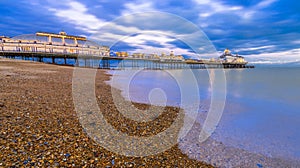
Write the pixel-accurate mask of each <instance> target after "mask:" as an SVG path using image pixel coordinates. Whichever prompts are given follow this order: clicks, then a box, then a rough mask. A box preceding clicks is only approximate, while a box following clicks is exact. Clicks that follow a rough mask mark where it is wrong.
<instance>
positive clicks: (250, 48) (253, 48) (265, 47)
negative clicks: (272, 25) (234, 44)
mask: <svg viewBox="0 0 300 168" xmlns="http://www.w3.org/2000/svg"><path fill="white" fill-rule="evenodd" d="M271 48H275V46H274V45H267V46H260V47H249V48H239V49H236V50H235V52H241V51H257V50H262V49H271Z"/></svg>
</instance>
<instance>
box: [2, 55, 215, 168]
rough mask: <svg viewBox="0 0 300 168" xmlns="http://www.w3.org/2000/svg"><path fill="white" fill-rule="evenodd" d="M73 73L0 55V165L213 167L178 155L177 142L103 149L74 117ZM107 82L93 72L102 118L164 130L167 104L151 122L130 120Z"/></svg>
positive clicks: (133, 128)
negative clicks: (140, 153) (157, 148)
mask: <svg viewBox="0 0 300 168" xmlns="http://www.w3.org/2000/svg"><path fill="white" fill-rule="evenodd" d="M72 74H73V68H72V67H63V66H57V65H50V64H43V63H35V62H26V61H16V60H8V59H3V58H0V78H1V81H0V90H1V91H0V92H1V94H0V130H1V131H0V167H22V166H24V167H29V166H36V167H48V166H50V167H212V166H210V165H207V164H205V163H203V162H201V161H197V160H195V159H191V158H189V157H188V156H187V155H186V154H183V153H182V152H181V150H180V149H179V148H178V144H177V145H175V146H173V147H172V148H171V149H169V150H167V151H165V152H163V153H160V154H157V155H151V156H145V157H126V156H123V155H119V154H117V153H114V152H111V151H108V150H106V149H104V148H103V147H101V146H100V145H99V144H98V143H96V142H95V141H93V140H92V139H91V138H90V137H89V136H87V134H86V132H85V131H84V129H83V128H82V126H81V124H80V122H79V120H78V116H77V114H76V111H75V109H74V104H73V100H72ZM107 80H109V75H107V74H106V73H105V71H104V70H98V72H97V77H96V96H97V101H98V103H99V105H100V108H101V109H103V116H105V118H106V120H107V121H108V122H109V123H110V124H111V125H112V126H113V127H114V128H116V129H118V130H119V131H121V132H124V133H127V134H129V135H135V136H151V135H154V134H157V133H158V132H161V131H163V130H165V129H166V128H168V127H169V126H170V125H171V124H172V122H173V120H174V118H175V117H176V116H177V115H178V112H179V109H177V108H173V107H166V108H165V110H164V112H163V113H162V114H161V115H160V116H159V117H157V118H156V119H155V120H153V121H151V122H143V123H138V122H135V121H131V120H129V119H128V118H126V117H124V116H123V115H122V114H120V113H119V112H118V110H117V109H116V107H114V103H113V100H112V97H111V94H110V91H111V87H110V86H108V85H107V84H105V82H104V81H107ZM118 94H120V93H118ZM119 97H122V96H121V95H120V96H119ZM134 106H135V107H137V108H139V109H146V108H148V106H147V105H145V104H138V103H135V104H134Z"/></svg>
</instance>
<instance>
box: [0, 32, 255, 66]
mask: <svg viewBox="0 0 300 168" xmlns="http://www.w3.org/2000/svg"><path fill="white" fill-rule="evenodd" d="M0 56H1V57H5V58H11V59H21V60H31V61H37V62H45V63H51V64H59V65H69V66H80V67H89V68H101V69H153V70H159V69H206V68H254V66H248V65H246V64H247V62H235V63H229V62H221V61H220V60H185V59H184V58H183V56H181V55H174V53H173V52H171V54H170V55H166V54H162V55H161V56H158V55H154V54H150V55H145V54H142V53H134V54H132V55H129V54H128V53H127V52H117V54H116V55H110V49H109V47H107V46H101V45H98V44H96V43H95V42H92V41H89V40H87V39H86V38H85V37H80V36H70V35H67V34H66V33H65V32H60V33H59V34H54V33H45V32H37V33H36V34H33V35H24V36H17V37H14V38H8V37H3V36H2V37H0Z"/></svg>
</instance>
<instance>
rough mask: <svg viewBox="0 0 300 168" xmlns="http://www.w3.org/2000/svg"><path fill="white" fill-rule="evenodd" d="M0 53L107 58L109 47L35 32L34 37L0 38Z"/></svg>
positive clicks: (85, 40)
mask: <svg viewBox="0 0 300 168" xmlns="http://www.w3.org/2000/svg"><path fill="white" fill-rule="evenodd" d="M0 51H17V52H43V53H63V54H82V55H92V56H107V57H108V56H109V51H110V49H109V47H107V46H101V45H98V44H96V43H94V42H91V41H88V40H87V39H86V37H81V36H72V35H67V33H66V32H64V31H62V32H59V34H55V33H47V32H37V33H36V34H34V35H22V36H16V37H13V38H9V37H4V36H2V37H0Z"/></svg>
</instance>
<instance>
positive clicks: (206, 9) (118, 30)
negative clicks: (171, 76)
mask: <svg viewBox="0 0 300 168" xmlns="http://www.w3.org/2000/svg"><path fill="white" fill-rule="evenodd" d="M299 11H300V1H296V0H239V1H237V0H226V1H225V0H184V1H174V0H164V1H161V0H152V1H149V0H132V1H125V0H85V1H79V0H60V1H54V0H9V1H8V0H0V17H1V21H0V35H5V36H9V37H14V36H18V35H22V34H34V33H35V32H37V31H45V32H56V33H58V32H60V31H61V30H64V31H66V32H67V33H68V34H70V35H82V36H86V37H88V38H89V39H91V40H95V41H97V42H98V43H100V44H103V45H108V46H110V47H112V50H115V51H120V50H122V51H128V52H130V53H134V52H152V53H161V52H169V51H171V50H172V51H174V52H175V54H182V55H185V56H191V57H193V56H197V55H200V56H203V55H205V56H208V57H214V56H215V53H214V52H215V51H216V52H218V53H220V52H222V51H223V50H224V49H226V48H229V49H230V50H231V51H232V52H233V53H238V54H240V55H243V56H245V57H246V59H247V60H248V61H250V62H256V63H259V62H264V63H290V62H300V13H299ZM210 54H211V55H210Z"/></svg>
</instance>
